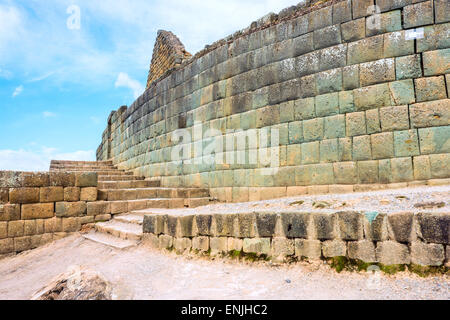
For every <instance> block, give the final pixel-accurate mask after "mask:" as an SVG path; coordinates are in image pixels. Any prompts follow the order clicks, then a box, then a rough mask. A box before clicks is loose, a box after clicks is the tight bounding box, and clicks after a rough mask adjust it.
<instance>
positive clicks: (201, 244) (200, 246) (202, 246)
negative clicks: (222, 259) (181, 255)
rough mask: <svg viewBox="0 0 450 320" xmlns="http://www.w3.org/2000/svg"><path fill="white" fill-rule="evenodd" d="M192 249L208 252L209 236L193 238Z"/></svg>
mask: <svg viewBox="0 0 450 320" xmlns="http://www.w3.org/2000/svg"><path fill="white" fill-rule="evenodd" d="M192 249H194V250H198V251H202V252H206V251H208V250H209V237H195V238H193V239H192Z"/></svg>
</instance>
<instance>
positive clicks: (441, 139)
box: [419, 126, 450, 154]
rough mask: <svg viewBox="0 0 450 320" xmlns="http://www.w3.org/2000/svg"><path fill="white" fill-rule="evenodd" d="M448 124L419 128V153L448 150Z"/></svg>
mask: <svg viewBox="0 0 450 320" xmlns="http://www.w3.org/2000/svg"><path fill="white" fill-rule="evenodd" d="M449 136H450V126H445V127H434V128H423V129H419V144H420V153H421V154H432V153H448V152H450V139H449Z"/></svg>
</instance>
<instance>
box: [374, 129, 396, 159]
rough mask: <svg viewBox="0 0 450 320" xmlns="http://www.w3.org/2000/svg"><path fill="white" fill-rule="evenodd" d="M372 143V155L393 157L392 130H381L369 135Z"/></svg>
mask: <svg viewBox="0 0 450 320" xmlns="http://www.w3.org/2000/svg"><path fill="white" fill-rule="evenodd" d="M370 139H371V143H372V157H373V158H374V159H386V158H392V157H394V135H393V133H392V132H383V133H378V134H373V135H371V136H370Z"/></svg>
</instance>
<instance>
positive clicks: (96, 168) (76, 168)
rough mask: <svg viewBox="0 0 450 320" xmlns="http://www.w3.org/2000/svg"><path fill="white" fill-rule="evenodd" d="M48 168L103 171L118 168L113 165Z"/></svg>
mask: <svg viewBox="0 0 450 320" xmlns="http://www.w3.org/2000/svg"><path fill="white" fill-rule="evenodd" d="M50 170H86V171H88V170H92V171H100V170H102V171H104V170H119V169H118V168H117V167H114V166H101V167H99V166H94V167H93V166H62V165H61V166H60V165H57V166H51V167H50Z"/></svg>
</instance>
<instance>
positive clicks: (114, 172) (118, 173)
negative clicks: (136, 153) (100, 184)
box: [57, 170, 133, 176]
mask: <svg viewBox="0 0 450 320" xmlns="http://www.w3.org/2000/svg"><path fill="white" fill-rule="evenodd" d="M57 171H66V170H57ZM66 172H75V173H77V172H83V170H75V171H73V170H72V171H71V170H69V171H66ZM86 172H88V171H86ZM94 172H97V174H98V175H99V176H100V175H102V176H108V175H111V176H132V175H133V173H132V172H124V171H119V170H107V171H94Z"/></svg>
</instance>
